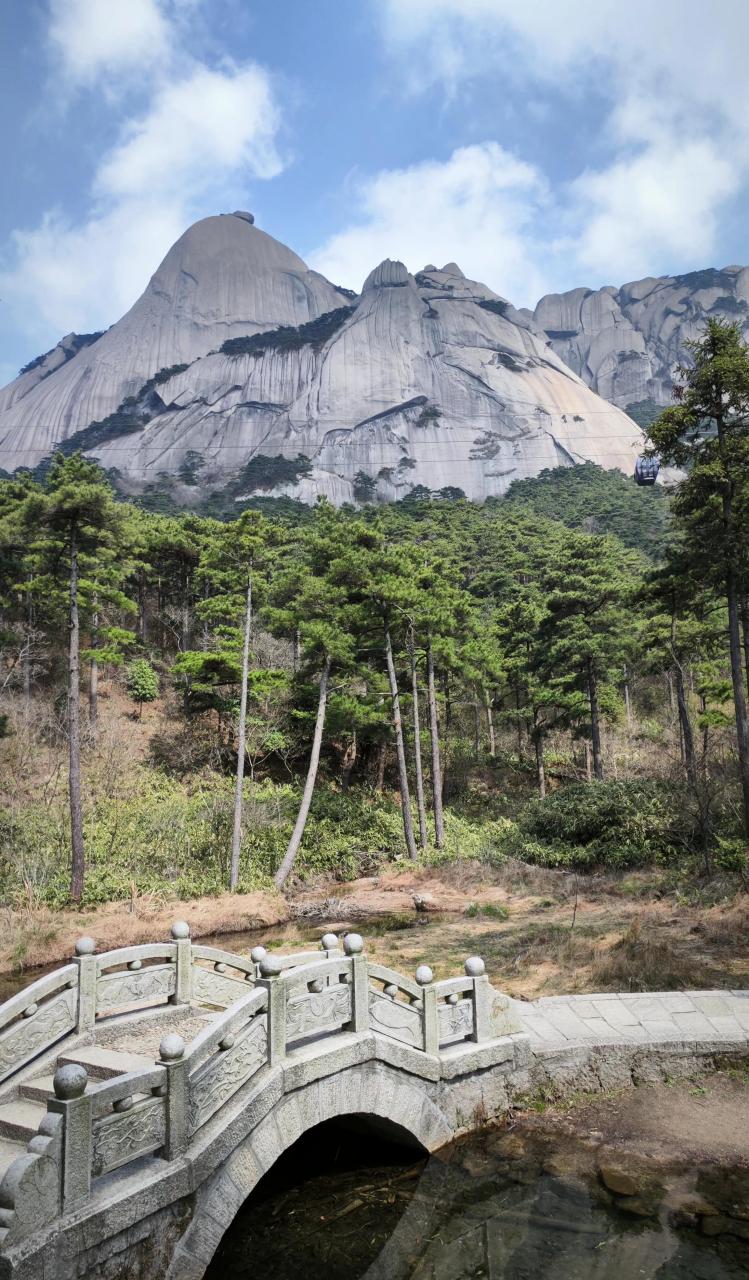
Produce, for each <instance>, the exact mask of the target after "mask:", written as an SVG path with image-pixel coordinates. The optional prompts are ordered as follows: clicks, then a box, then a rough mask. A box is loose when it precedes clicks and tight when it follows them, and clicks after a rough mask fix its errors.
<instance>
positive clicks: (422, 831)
mask: <svg viewBox="0 0 749 1280" xmlns="http://www.w3.org/2000/svg"><path fill="white" fill-rule="evenodd" d="M408 656H409V659H410V662H411V697H412V703H413V726H414V762H415V766H416V806H417V809H418V812H419V844H420V846H421V848H422V849H426V847H427V842H428V835H427V812H426V806H425V804H424V771H423V768H422V763H421V725H420V723H419V677H418V673H417V671H416V648H415V645H414V637H413V635H412V634H411V635H409V638H408Z"/></svg>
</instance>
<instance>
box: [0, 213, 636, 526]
mask: <svg viewBox="0 0 749 1280" xmlns="http://www.w3.org/2000/svg"><path fill="white" fill-rule="evenodd" d="M47 359H48V357H45V360H47ZM49 359H50V361H51V357H49ZM24 378H25V379H26V380H27V381H26V382H24V379H23V378H19V379H17V380H16V382H15V383H12V384H11V386H10V387H9V388H7V389H6V391H5V392H4V393H2V398H0V449H2V451H3V457H4V458H5V460H6V461H5V467H6V469H10V467H11V466H19V465H34V464H35V463H36V462H38V461H40V460H41V459H42V458H44V457H45V456H47V455H48V454H49V453H50V451H51V450H52V449H53V447H54V446H55V444H57V443H59V442H63V443H64V445H65V447H67V448H70V449H72V448H74V447H76V448H81V449H83V450H84V451H85V452H86V453H87V454H90V455H91V456H94V457H96V458H97V459H98V460H99V461H100V462H101V464H102V465H103V466H105V467H112V468H116V469H117V472H118V473H119V477H120V483H121V485H122V487H123V488H124V489H126V490H128V491H130V492H138V491H140V490H142V489H143V488H144V487H145V486H147V485H148V484H151V483H154V482H155V481H156V480H157V478H158V483H159V484H160V485H167V486H168V487H169V488H170V490H171V492H172V493H173V496H174V497H175V498H176V499H177V500H178V501H182V502H186V503H190V502H193V503H194V502H196V501H199V500H200V499H201V498H202V497H204V496H205V495H206V493H208V492H213V491H216V490H219V491H220V490H226V491H227V493H229V494H230V495H232V496H233V497H241V496H249V495H252V494H253V493H257V492H263V493H272V494H274V495H280V494H288V495H290V496H294V497H299V498H302V499H303V500H305V501H309V500H311V499H313V498H314V497H315V496H316V495H317V494H320V493H323V494H326V495H327V496H328V497H329V498H331V499H332V500H333V501H334V502H337V503H340V502H344V501H354V500H362V499H365V498H366V499H371V498H377V499H379V500H390V499H396V498H401V497H404V496H406V495H407V494H408V493H409V492H411V491H412V490H413V489H414V488H417V487H418V486H424V487H425V488H426V489H429V490H431V491H439V490H444V491H445V493H446V494H450V493H457V492H459V491H462V492H464V493H465V494H466V495H467V496H468V497H470V498H474V499H483V498H486V497H488V496H491V495H496V494H501V493H503V492H504V491H505V490H506V489H507V487H508V486H509V484H510V483H511V481H512V480H514V479H516V478H522V477H525V476H532V475H536V474H537V473H538V472H539V471H541V470H542V469H543V468H545V467H555V466H559V465H560V464H561V465H572V464H574V463H577V462H583V461H586V460H590V461H593V462H597V463H599V464H600V465H601V466H604V467H620V468H621V469H622V470H623V471H625V472H626V473H628V474H629V473H631V470H632V466H633V463H634V459H635V457H636V455H637V453H638V452H639V450H640V448H641V433H640V431H639V430H638V428H637V426H636V425H635V424H634V423H633V422H632V421H631V420H630V419H629V418H628V417H626V416H625V414H623V413H622V412H621V411H620V410H619V409H618V408H616V407H612V406H611V405H609V404H607V403H606V402H605V401H603V400H601V399H600V398H599V397H598V396H597V395H596V394H595V393H594V392H593V391H592V390H591V389H590V388H589V387H588V386H586V385H585V382H584V381H583V380H582V379H580V378H579V377H577V376H576V375H575V374H574V373H573V372H572V371H571V370H570V369H569V368H568V367H567V366H566V365H565V363H564V362H563V361H562V359H561V358H560V357H559V355H558V354H557V353H556V352H555V351H554V350H552V347H551V346H550V345H549V340H548V338H547V336H546V334H545V333H543V332H541V331H540V330H539V329H538V328H537V326H536V325H535V324H534V323H533V322H532V321H531V320H529V319H528V317H527V316H524V315H523V314H521V313H519V312H517V311H516V310H515V309H514V308H513V307H512V306H511V304H510V303H509V302H507V301H506V300H505V299H503V298H500V297H499V296H498V295H497V294H495V293H493V292H492V291H491V290H490V289H488V288H487V287H486V286H485V285H483V284H479V283H477V282H476V281H472V280H468V279H466V277H465V276H464V275H463V272H462V271H461V270H460V267H459V266H457V264H456V263H454V262H450V263H448V264H447V265H446V266H444V267H443V268H441V269H438V268H436V267H434V266H431V265H430V266H429V267H426V268H425V269H424V270H423V271H421V272H418V273H417V274H416V275H415V276H414V275H411V274H410V273H409V272H408V271H407V269H406V267H405V266H404V265H403V263H400V262H393V261H390V260H386V261H385V262H383V263H381V264H380V265H379V266H378V267H376V268H375V269H374V270H373V271H372V272H371V273H370V275H369V276H368V277H367V280H366V281H365V284H364V287H363V290H362V293H361V296H359V297H357V296H356V295H354V294H352V293H350V291H347V290H341V289H338V288H337V287H336V286H334V285H332V284H330V283H329V282H328V281H327V280H325V279H324V277H322V276H320V275H319V274H317V273H316V272H314V271H310V270H309V269H308V268H307V266H306V265H305V263H304V262H303V261H302V260H301V258H298V257H297V256H296V254H294V253H293V252H292V251H291V250H290V249H287V248H286V247H285V246H284V245H282V244H280V243H279V242H278V241H277V240H274V239H273V238H272V237H271V236H269V235H267V234H266V233H265V232H263V231H261V230H259V229H258V228H257V227H256V226H254V225H253V222H252V215H251V214H248V213H245V212H243V211H241V210H240V211H237V212H236V213H234V214H227V215H221V216H218V217H212V218H205V219H203V220H202V221H201V222H198V223H196V224H195V225H194V226H192V227H191V228H190V229H189V230H188V231H186V232H185V234H184V235H183V236H182V237H181V238H180V239H179V240H178V241H177V243H176V244H175V245H174V246H173V248H172V249H171V250H170V251H169V253H168V254H167V256H166V258H165V259H164V261H163V263H162V264H161V266H160V267H159V269H158V271H157V272H156V274H155V275H154V276H153V278H152V280H151V281H150V283H149V285H148V287H147V288H146V291H145V293H144V294H143V295H142V297H141V298H139V300H138V301H137V302H136V303H135V305H134V306H133V307H132V308H131V310H130V311H129V312H128V313H127V315H125V316H124V317H123V318H122V319H121V320H120V321H118V323H117V324H115V325H113V326H112V328H111V329H109V330H108V331H107V332H106V333H105V334H104V335H103V336H100V337H98V339H97V340H96V341H95V342H94V343H93V344H91V345H89V346H86V347H83V348H82V349H80V350H78V351H77V353H74V354H73V355H72V358H69V359H67V358H66V359H65V360H64V362H59V361H58V363H57V364H56V365H55V367H49V368H47V367H45V368H43V369H41V371H40V372H39V373H38V374H37V377H36V378H35V379H31V380H29V375H28V374H26V375H24ZM9 451H10V452H9Z"/></svg>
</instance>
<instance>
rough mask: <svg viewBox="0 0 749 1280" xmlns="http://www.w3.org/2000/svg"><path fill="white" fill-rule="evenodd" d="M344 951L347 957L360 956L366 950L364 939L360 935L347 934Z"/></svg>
mask: <svg viewBox="0 0 749 1280" xmlns="http://www.w3.org/2000/svg"><path fill="white" fill-rule="evenodd" d="M343 950H344V951H345V952H346V955H347V956H358V955H359V953H360V952H361V951H363V950H364V939H363V937H362V936H361V934H360V933H347V934H346V937H345V938H344V939H343Z"/></svg>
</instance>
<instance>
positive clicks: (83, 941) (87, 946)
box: [75, 937, 96, 956]
mask: <svg viewBox="0 0 749 1280" xmlns="http://www.w3.org/2000/svg"><path fill="white" fill-rule="evenodd" d="M95 950H96V943H95V942H94V939H93V938H86V937H84V938H79V939H78V941H77V942H76V944H75V954H76V955H77V956H92V955H93V954H94V952H95Z"/></svg>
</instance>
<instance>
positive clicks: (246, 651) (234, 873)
mask: <svg viewBox="0 0 749 1280" xmlns="http://www.w3.org/2000/svg"><path fill="white" fill-rule="evenodd" d="M251 634H252V573H251V572H250V575H249V577H248V578H247V597H246V602H245V611H244V636H243V639H242V688H241V690H240V694H239V731H238V733H237V782H236V787H235V789H234V829H233V831H232V837H231V871H230V873H229V889H230V890H231V892H232V893H234V892H235V890H236V888H237V885H238V884H239V852H240V849H241V847H242V799H243V793H244V757H245V744H246V741H247V680H248V677H249V673H250V636H251Z"/></svg>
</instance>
